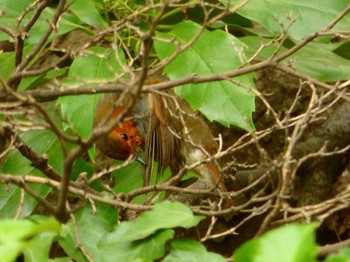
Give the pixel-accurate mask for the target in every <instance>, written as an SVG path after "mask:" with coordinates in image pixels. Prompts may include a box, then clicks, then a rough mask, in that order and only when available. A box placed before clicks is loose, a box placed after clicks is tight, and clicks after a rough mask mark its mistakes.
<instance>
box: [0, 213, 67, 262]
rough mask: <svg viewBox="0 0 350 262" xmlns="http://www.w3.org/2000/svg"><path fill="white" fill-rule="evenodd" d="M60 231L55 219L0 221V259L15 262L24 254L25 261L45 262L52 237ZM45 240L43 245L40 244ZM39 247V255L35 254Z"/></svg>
mask: <svg viewBox="0 0 350 262" xmlns="http://www.w3.org/2000/svg"><path fill="white" fill-rule="evenodd" d="M60 230H61V225H60V224H59V223H58V221H57V220H56V219H55V218H52V217H49V218H44V219H41V220H40V221H39V222H34V221H30V220H0V232H1V234H0V257H1V260H2V261H15V259H16V257H17V256H18V255H19V254H20V253H22V252H24V256H25V258H26V261H39V262H40V261H47V260H48V255H49V248H50V246H51V244H52V240H53V237H54V236H55V235H57V234H58V233H59V232H60ZM43 240H45V243H44V242H42V241H43ZM39 247H41V248H42V249H40V253H41V254H36V251H38V250H39V249H38V248H39Z"/></svg>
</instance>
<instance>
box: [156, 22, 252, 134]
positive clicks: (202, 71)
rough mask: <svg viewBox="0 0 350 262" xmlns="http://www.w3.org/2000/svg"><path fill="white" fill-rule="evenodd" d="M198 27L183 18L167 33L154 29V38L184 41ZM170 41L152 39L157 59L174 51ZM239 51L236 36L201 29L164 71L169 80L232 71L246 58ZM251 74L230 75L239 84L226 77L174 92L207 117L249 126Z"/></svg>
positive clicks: (185, 41)
mask: <svg viewBox="0 0 350 262" xmlns="http://www.w3.org/2000/svg"><path fill="white" fill-rule="evenodd" d="M200 30H201V27H200V26H199V25H198V24H195V23H193V22H190V21H188V22H183V23H179V24H177V25H175V26H174V28H173V29H172V30H171V32H169V33H166V34H164V33H158V34H157V39H167V40H174V39H176V41H179V42H180V43H182V44H185V43H188V42H189V41H190V40H191V39H193V37H194V36H195V35H196V34H198V33H199V32H200ZM173 42H174V41H172V42H171V43H169V42H163V41H161V40H158V41H155V50H156V52H157V54H158V56H159V57H160V59H162V60H164V59H166V58H167V57H169V56H171V55H172V54H173V53H174V52H176V45H175V44H172V43H173ZM242 51H243V44H242V43H241V42H240V41H239V40H238V39H237V38H235V37H233V36H231V35H229V34H227V33H225V32H223V31H220V30H215V31H208V30H204V32H203V33H202V34H201V36H200V37H199V39H198V40H197V41H196V42H195V43H194V44H193V45H192V46H191V47H190V48H188V49H187V50H185V51H184V52H183V53H181V54H179V55H178V56H177V57H176V58H175V59H174V60H173V61H171V62H170V63H169V64H168V65H167V66H166V67H165V73H166V74H167V75H168V76H169V77H170V79H172V80H173V79H178V78H181V77H185V76H190V75H192V74H197V75H201V76H204V75H211V74H217V73H223V72H227V71H233V70H234V69H235V68H237V67H239V66H240V65H242V63H244V61H246V58H245V56H244V54H242ZM253 78H254V74H248V75H243V76H240V77H236V78H234V79H233V80H234V81H235V82H236V83H239V85H237V84H234V83H232V82H230V81H218V82H210V83H203V84H198V85H193V84H190V85H185V86H182V87H179V88H176V92H177V94H179V95H180V96H181V97H182V98H184V99H185V100H186V101H187V102H188V103H189V104H190V105H191V106H192V107H193V108H194V109H195V110H200V111H201V112H202V113H203V114H204V115H205V116H206V117H207V118H209V120H216V121H218V122H219V123H221V124H223V125H226V126H227V125H231V124H232V125H235V126H238V127H241V128H243V129H245V130H251V129H252V128H253V121H252V112H253V111H254V109H255V104H254V97H255V96H254V94H253V93H252V92H250V91H249V89H251V88H254V82H253ZM240 85H242V86H243V87H242V86H240ZM246 88H247V89H248V90H247V89H246Z"/></svg>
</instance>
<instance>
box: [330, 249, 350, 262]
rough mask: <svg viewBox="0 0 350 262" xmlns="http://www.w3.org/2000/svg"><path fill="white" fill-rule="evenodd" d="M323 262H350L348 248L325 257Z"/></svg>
mask: <svg viewBox="0 0 350 262" xmlns="http://www.w3.org/2000/svg"><path fill="white" fill-rule="evenodd" d="M325 262H350V248H348V247H346V248H342V249H341V250H339V252H337V253H335V254H331V255H329V256H327V258H326V260H325Z"/></svg>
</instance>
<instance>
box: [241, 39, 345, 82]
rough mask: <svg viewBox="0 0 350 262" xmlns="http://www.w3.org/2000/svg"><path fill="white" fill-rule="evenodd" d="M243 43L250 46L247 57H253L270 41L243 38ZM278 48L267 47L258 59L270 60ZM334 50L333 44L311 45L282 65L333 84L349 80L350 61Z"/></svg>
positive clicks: (280, 52)
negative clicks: (333, 82) (292, 67)
mask: <svg viewBox="0 0 350 262" xmlns="http://www.w3.org/2000/svg"><path fill="white" fill-rule="evenodd" d="M241 41H242V42H244V43H245V44H246V45H247V46H248V48H247V49H246V50H245V53H246V54H247V56H253V55H254V54H255V53H256V51H257V50H258V49H259V48H260V46H261V45H262V44H267V43H268V40H266V39H265V40H264V39H261V38H260V37H243V38H241ZM336 46H337V45H336ZM336 46H335V47H336ZM335 47H334V48H335ZM277 48H278V45H277V44H269V45H267V46H266V47H265V48H264V49H263V50H262V51H261V52H259V54H258V56H257V59H259V60H261V61H262V60H266V59H268V58H269V57H271V56H272V55H273V54H274V52H275V50H276V49H277ZM332 49H333V45H331V44H320V43H310V44H308V45H307V46H304V47H303V48H301V49H300V50H299V51H297V52H296V53H295V54H293V55H291V56H290V57H288V58H286V59H285V60H283V61H282V64H284V65H286V66H290V64H294V65H295V68H296V70H297V71H299V72H300V73H303V74H305V75H307V76H310V77H313V78H316V79H318V80H321V81H326V82H331V81H340V80H346V79H349V77H350V61H349V60H347V59H345V58H342V57H340V56H338V55H337V54H335V53H333V52H332ZM287 50H288V49H287V48H285V47H282V48H281V49H280V50H279V52H278V54H277V55H280V54H282V53H283V52H286V51H287Z"/></svg>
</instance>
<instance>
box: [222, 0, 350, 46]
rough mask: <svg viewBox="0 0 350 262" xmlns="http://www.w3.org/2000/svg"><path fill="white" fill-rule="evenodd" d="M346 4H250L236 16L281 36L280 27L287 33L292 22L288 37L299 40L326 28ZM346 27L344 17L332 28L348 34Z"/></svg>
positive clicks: (284, 0)
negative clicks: (252, 21)
mask: <svg viewBox="0 0 350 262" xmlns="http://www.w3.org/2000/svg"><path fill="white" fill-rule="evenodd" d="M221 2H227V1H221ZM240 2H242V1H240V0H234V1H231V3H232V4H233V5H234V4H235V3H240ZM348 4H349V1H348V0H337V1H328V0H296V1H290V0H264V1H261V0H251V1H249V2H248V3H247V4H246V5H244V6H243V7H242V8H241V9H239V10H238V11H237V13H238V14H240V15H242V16H244V17H246V18H249V19H252V20H254V21H257V22H259V23H260V24H262V25H263V26H264V27H265V28H266V29H267V30H269V31H270V32H278V33H282V32H283V28H282V27H281V24H282V25H283V27H284V28H285V29H287V27H288V25H289V24H290V23H291V21H293V23H292V25H291V26H290V27H289V28H288V34H289V35H290V36H291V37H292V38H294V39H296V40H301V39H302V38H304V37H305V36H307V35H310V34H312V33H314V32H317V31H319V30H321V29H322V28H323V27H325V26H326V25H327V24H329V23H330V22H331V21H332V20H333V19H334V18H335V17H336V16H337V15H338V14H340V13H341V12H342V11H343V10H344V9H345V8H346V7H347V6H348ZM349 24H350V17H349V16H345V17H344V18H343V19H342V20H341V21H340V22H339V23H338V24H337V25H336V26H335V30H340V31H342V30H348V28H349Z"/></svg>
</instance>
